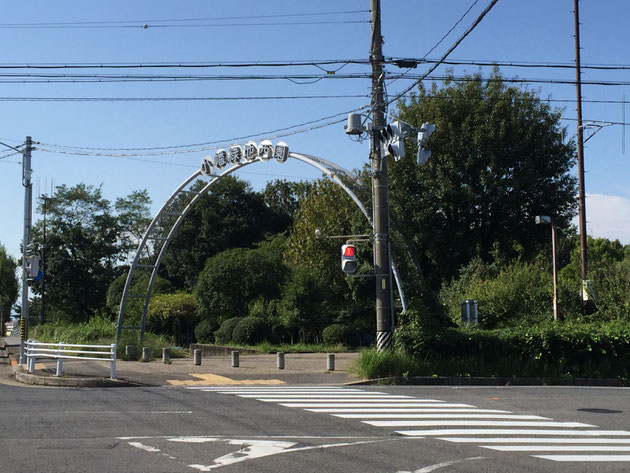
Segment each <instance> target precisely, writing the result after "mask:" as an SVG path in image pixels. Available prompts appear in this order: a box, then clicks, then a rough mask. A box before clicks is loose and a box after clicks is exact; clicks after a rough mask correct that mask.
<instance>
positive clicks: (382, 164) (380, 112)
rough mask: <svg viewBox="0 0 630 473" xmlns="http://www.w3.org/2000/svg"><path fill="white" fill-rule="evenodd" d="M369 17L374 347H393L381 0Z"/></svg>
mask: <svg viewBox="0 0 630 473" xmlns="http://www.w3.org/2000/svg"><path fill="white" fill-rule="evenodd" d="M370 11H371V17H372V18H371V19H372V46H371V49H370V62H371V64H372V149H371V150H370V157H371V162H372V201H373V225H374V273H375V274H376V348H377V350H378V351H383V350H387V349H389V348H391V347H392V343H393V337H392V302H391V301H392V293H391V290H392V285H391V280H392V278H391V265H390V252H389V202H388V189H387V161H386V160H385V158H384V157H382V156H381V150H380V146H379V139H378V132H379V130H381V129H382V128H383V127H384V126H385V101H384V99H383V81H384V74H383V38H382V36H381V2H380V0H370Z"/></svg>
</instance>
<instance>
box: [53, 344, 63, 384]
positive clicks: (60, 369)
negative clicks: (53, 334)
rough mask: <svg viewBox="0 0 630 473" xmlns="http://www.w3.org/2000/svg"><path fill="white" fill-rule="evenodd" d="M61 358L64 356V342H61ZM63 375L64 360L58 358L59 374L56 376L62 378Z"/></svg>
mask: <svg viewBox="0 0 630 473" xmlns="http://www.w3.org/2000/svg"><path fill="white" fill-rule="evenodd" d="M58 355H59V356H63V342H59V353H58ZM62 374H63V358H57V372H56V373H55V376H61V375H62Z"/></svg>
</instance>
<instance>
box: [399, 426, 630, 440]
mask: <svg viewBox="0 0 630 473" xmlns="http://www.w3.org/2000/svg"><path fill="white" fill-rule="evenodd" d="M396 433H398V434H400V435H407V436H409V437H429V436H436V437H447V436H449V435H560V436H562V435H565V436H566V435H574V436H588V437H590V436H600V435H601V436H605V435H611V436H626V435H628V436H630V432H627V431H625V430H568V429H567V430H558V429H430V430H397V431H396ZM441 440H449V439H448V438H443V439H441ZM545 441H546V439H545ZM482 442H483V440H482ZM471 443H472V442H471Z"/></svg>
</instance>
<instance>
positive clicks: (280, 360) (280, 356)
mask: <svg viewBox="0 0 630 473" xmlns="http://www.w3.org/2000/svg"><path fill="white" fill-rule="evenodd" d="M278 369H279V370H283V369H284V352H281V351H279V352H278Z"/></svg>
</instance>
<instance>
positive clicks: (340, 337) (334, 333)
mask: <svg viewBox="0 0 630 473" xmlns="http://www.w3.org/2000/svg"><path fill="white" fill-rule="evenodd" d="M322 338H323V340H324V343H325V344H326V345H336V344H339V343H341V344H343V345H350V344H351V342H352V340H351V338H352V329H351V328H350V327H348V326H347V325H345V324H332V325H329V326H328V327H326V328H325V329H324V330H323V332H322Z"/></svg>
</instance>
